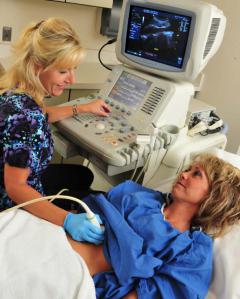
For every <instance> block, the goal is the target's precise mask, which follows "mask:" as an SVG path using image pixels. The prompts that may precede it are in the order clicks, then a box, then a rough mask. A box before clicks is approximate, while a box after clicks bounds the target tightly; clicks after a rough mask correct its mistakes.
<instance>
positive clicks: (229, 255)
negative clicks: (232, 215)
mask: <svg viewBox="0 0 240 299" xmlns="http://www.w3.org/2000/svg"><path fill="white" fill-rule="evenodd" d="M239 250H240V224H238V225H234V226H233V227H232V228H231V230H230V231H229V232H228V233H227V234H226V235H225V236H223V237H221V238H217V239H216V240H215V241H214V270H213V280H212V283H211V286H210V290H209V293H208V295H207V297H206V299H239V298H240V258H239Z"/></svg>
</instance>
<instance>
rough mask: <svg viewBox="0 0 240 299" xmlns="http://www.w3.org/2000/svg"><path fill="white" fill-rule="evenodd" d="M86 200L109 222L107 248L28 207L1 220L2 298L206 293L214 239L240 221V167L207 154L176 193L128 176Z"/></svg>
mask: <svg viewBox="0 0 240 299" xmlns="http://www.w3.org/2000/svg"><path fill="white" fill-rule="evenodd" d="M85 202H86V203H87V204H88V206H89V207H90V208H91V210H93V211H94V212H95V213H97V214H99V215H100V217H101V219H102V221H103V224H104V226H105V233H104V235H105V239H104V243H103V245H99V246H96V245H93V244H88V243H80V242H76V241H73V240H72V239H71V238H70V237H69V238H68V239H66V235H65V232H64V230H63V229H62V227H60V226H57V225H53V224H51V223H49V222H47V221H44V220H42V219H40V218H38V217H35V216H33V215H31V214H30V213H27V212H25V211H22V210H19V211H14V213H6V214H4V216H2V217H0V244H1V246H0V264H1V275H0V288H1V298H8V299H15V298H21V299H29V298H35V299H37V298H41V299H45V298H46V299H47V298H51V299H55V298H56V299H57V298H68V299H73V298H74V299H83V298H87V299H94V298H96V297H97V298H104V299H106V298H112V299H118V298H125V299H136V298H140V299H152V298H153V299H155V298H156V299H160V298H163V299H180V298H181V299H194V298H195V299H201V298H205V296H206V294H207V292H208V288H209V285H210V282H211V276H212V239H213V238H215V237H218V236H221V235H223V234H224V233H225V232H226V231H227V230H228V228H229V227H230V226H231V225H233V224H235V223H239V219H240V170H239V169H237V168H234V167H233V166H232V165H230V164H228V163H226V162H224V161H223V160H220V159H218V158H216V157H214V156H210V155H200V156H198V157H196V159H195V160H194V161H193V163H192V164H191V166H190V167H189V168H188V169H187V170H186V171H184V172H182V173H181V174H180V175H179V177H178V178H177V180H176V182H175V183H174V185H173V187H172V191H171V194H163V193H161V192H158V191H154V190H151V189H148V188H145V187H143V186H141V185H138V184H136V183H134V182H131V181H126V182H124V183H122V184H119V185H117V186H116V187H114V188H112V189H111V190H110V191H109V192H108V194H107V195H106V196H104V195H103V194H98V195H90V196H89V197H88V198H86V199H85ZM67 240H68V241H69V242H67ZM69 244H70V245H71V246H70V245H69ZM72 249H74V250H72ZM83 260H84V261H85V263H84V262H83ZM86 265H87V267H88V270H89V271H88V270H87V267H86ZM89 272H90V274H91V275H92V276H93V280H94V284H95V289H96V295H95V290H94V286H93V281H92V279H91V277H90V275H89ZM9 277H10V278H11V279H9Z"/></svg>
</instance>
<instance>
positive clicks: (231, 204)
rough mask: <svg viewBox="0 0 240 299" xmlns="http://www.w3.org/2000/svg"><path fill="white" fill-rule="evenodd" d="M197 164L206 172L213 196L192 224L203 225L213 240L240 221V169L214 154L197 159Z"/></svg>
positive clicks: (207, 199)
mask: <svg viewBox="0 0 240 299" xmlns="http://www.w3.org/2000/svg"><path fill="white" fill-rule="evenodd" d="M194 164H198V165H200V166H201V167H202V168H203V169H204V171H205V173H206V175H207V178H208V181H209V185H210V192H209V194H208V196H207V198H206V199H205V200H204V201H203V202H202V203H201V205H200V208H199V211H198V213H197V215H196V216H195V217H194V219H193V222H192V224H193V225H200V226H201V227H202V229H203V231H205V232H206V233H208V234H209V235H211V236H212V237H213V238H216V237H219V236H222V235H223V234H224V233H226V231H227V229H228V228H229V227H230V226H231V225H233V224H236V223H239V221H240V169H238V168H236V167H234V166H233V165H232V164H230V163H227V162H226V161H224V160H222V159H220V158H218V157H216V156H214V155H211V154H200V155H198V156H196V157H195V158H194V161H193V162H192V165H194Z"/></svg>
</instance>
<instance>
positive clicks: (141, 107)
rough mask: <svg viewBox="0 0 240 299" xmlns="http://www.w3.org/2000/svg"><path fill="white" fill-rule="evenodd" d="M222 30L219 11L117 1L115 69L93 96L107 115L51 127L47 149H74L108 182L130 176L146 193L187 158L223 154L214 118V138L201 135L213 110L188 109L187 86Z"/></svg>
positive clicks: (191, 1)
mask: <svg viewBox="0 0 240 299" xmlns="http://www.w3.org/2000/svg"><path fill="white" fill-rule="evenodd" d="M225 25H226V18H225V16H224V15H223V13H222V11H220V10H219V9H218V8H217V7H215V6H214V5H211V4H209V3H206V2H203V1H200V0H198V1H196V0H181V1H179V0H148V1H145V0H125V1H123V7H122V12H121V18H120V25H119V33H118V37H117V42H116V56H117V58H118V60H119V61H120V62H121V63H122V64H121V65H118V66H115V67H113V69H112V71H111V72H110V74H109V77H108V78H107V80H106V82H105V84H104V86H103V88H102V89H101V90H100V91H99V93H98V97H100V98H103V99H104V100H105V101H106V103H107V104H108V105H109V106H110V108H111V113H110V115H109V116H108V117H100V116H96V115H93V114H84V113H83V114H79V115H78V116H74V117H70V118H68V119H64V120H62V121H60V122H58V123H57V124H56V127H57V129H58V131H56V132H55V136H54V139H55V147H57V148H59V152H61V147H62V149H63V148H66V149H67V152H68V154H69V153H70V154H71V153H72V154H73V153H75V151H74V150H75V149H77V152H78V153H80V154H81V155H82V156H84V157H86V158H87V159H88V160H89V161H90V162H92V163H93V164H94V165H96V166H97V167H98V168H99V169H101V170H102V171H103V173H106V174H107V176H108V177H117V176H118V175H123V174H124V175H125V178H131V179H133V178H134V177H135V176H136V175H137V174H138V178H141V182H142V183H144V184H145V185H149V186H151V187H156V186H157V185H158V183H159V180H169V178H173V177H174V176H176V175H177V173H178V172H179V171H180V170H181V167H182V166H183V165H184V164H185V163H187V162H188V160H189V158H190V156H191V154H193V153H195V152H198V151H204V150H207V149H210V148H213V147H217V148H222V149H224V147H225V145H226V136H225V134H223V133H222V131H221V128H222V127H223V126H222V123H220V122H219V119H218V125H215V126H213V127H214V129H216V128H217V129H216V130H215V131H214V133H213V134H207V133H206V132H207V128H208V123H207V122H208V121H209V118H211V117H212V114H214V107H211V106H207V105H205V106H207V107H205V106H203V108H202V110H201V109H199V110H198V111H195V112H196V113H195V114H194V111H192V114H190V115H189V111H190V110H191V109H190V107H191V105H192V103H193V102H194V101H196V100H193V97H194V94H195V88H194V80H196V78H197V77H198V75H199V74H200V73H201V71H202V70H203V69H204V67H205V66H206V64H207V63H208V61H209V60H210V59H211V57H213V55H214V54H215V53H216V52H217V50H218V48H219V46H220V44H221V42H222V39H223V35H224V30H225ZM90 100H91V99H90V98H88V97H87V98H79V99H76V100H74V101H70V102H68V103H65V104H64V105H74V104H78V103H79V104H81V103H86V102H87V101H90ZM206 115H207V117H206ZM203 118H205V119H204V120H203ZM206 119H207V120H206ZM196 120H197V122H196ZM198 120H199V122H200V121H201V123H205V133H206V134H200V133H199V131H195V132H196V134H192V135H189V134H188V133H189V129H190V127H189V124H190V123H191V124H193V123H194V124H196V123H198ZM213 124H214V123H213ZM213 124H212V123H211V125H213ZM200 131H201V130H200ZM208 132H210V130H208ZM73 144H74V146H73V147H72V145H73ZM57 150H58V149H57ZM71 150H72V151H71ZM65 156H67V155H65Z"/></svg>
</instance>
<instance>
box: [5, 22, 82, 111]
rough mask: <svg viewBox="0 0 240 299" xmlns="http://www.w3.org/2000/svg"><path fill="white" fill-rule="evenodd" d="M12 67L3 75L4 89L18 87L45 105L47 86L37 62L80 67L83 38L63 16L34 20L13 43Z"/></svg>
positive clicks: (45, 66)
mask: <svg viewBox="0 0 240 299" xmlns="http://www.w3.org/2000/svg"><path fill="white" fill-rule="evenodd" d="M13 55H14V57H13V59H14V64H13V65H12V67H11V68H10V69H9V70H8V71H7V72H6V73H5V75H3V76H2V77H1V78H0V93H3V92H4V91H6V90H9V89H12V88H14V89H15V88H16V87H17V89H16V91H19V92H26V93H28V94H29V95H30V96H32V97H33V99H34V100H35V101H36V103H37V104H38V105H39V106H41V107H43V98H44V96H45V95H46V90H45V89H44V87H43V85H42V84H41V82H40V80H39V73H38V72H37V66H41V67H43V69H44V70H47V69H50V68H54V67H56V68H63V69H64V68H73V67H76V66H77V65H78V64H79V63H80V61H81V59H82V56H83V50H82V48H81V46H80V41H79V39H78V36H77V34H76V33H75V31H74V30H73V29H72V27H71V26H70V25H69V24H68V23H67V22H66V21H64V20H62V19H59V18H49V19H47V20H44V21H41V22H38V23H32V24H30V25H29V26H28V27H26V29H24V30H23V32H22V34H21V36H20V37H19V39H18V41H17V42H16V43H15V44H14V45H13Z"/></svg>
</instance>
